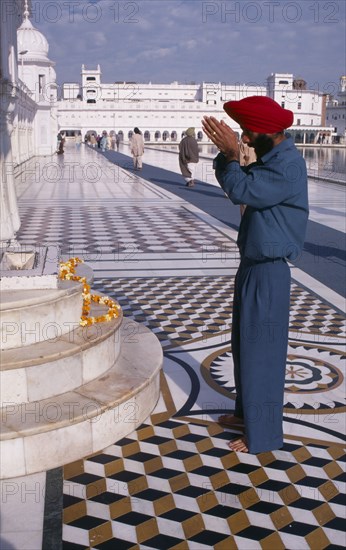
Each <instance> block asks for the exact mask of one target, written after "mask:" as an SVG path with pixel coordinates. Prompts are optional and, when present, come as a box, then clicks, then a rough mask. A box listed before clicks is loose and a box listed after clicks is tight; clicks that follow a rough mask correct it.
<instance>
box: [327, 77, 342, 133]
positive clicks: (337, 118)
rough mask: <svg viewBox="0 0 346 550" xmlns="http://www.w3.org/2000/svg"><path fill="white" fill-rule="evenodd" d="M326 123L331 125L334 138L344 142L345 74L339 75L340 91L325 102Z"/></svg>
mask: <svg viewBox="0 0 346 550" xmlns="http://www.w3.org/2000/svg"><path fill="white" fill-rule="evenodd" d="M326 119H327V123H328V124H330V125H331V126H332V127H333V134H334V136H335V138H334V139H336V141H337V142H338V143H346V76H341V77H340V91H339V93H338V95H337V97H335V98H330V99H329V100H328V103H327V116H326Z"/></svg>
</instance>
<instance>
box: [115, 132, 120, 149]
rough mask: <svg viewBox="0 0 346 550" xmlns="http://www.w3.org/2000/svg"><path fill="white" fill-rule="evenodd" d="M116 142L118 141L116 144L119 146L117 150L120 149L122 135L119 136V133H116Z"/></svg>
mask: <svg viewBox="0 0 346 550" xmlns="http://www.w3.org/2000/svg"><path fill="white" fill-rule="evenodd" d="M115 143H116V146H117V151H119V146H120V136H119V134H116V136H115Z"/></svg>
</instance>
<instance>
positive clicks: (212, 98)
mask: <svg viewBox="0 0 346 550" xmlns="http://www.w3.org/2000/svg"><path fill="white" fill-rule="evenodd" d="M251 95H268V96H269V97H272V98H273V99H274V100H275V101H277V102H278V103H279V104H280V105H282V106H283V107H286V108H287V109H291V110H292V111H293V112H294V125H293V127H292V128H291V129H290V132H291V133H293V135H294V136H295V138H296V141H298V142H301V143H315V142H317V139H318V136H319V134H320V133H321V132H322V131H323V132H331V127H327V126H326V121H325V96H324V94H322V93H321V92H318V91H315V90H308V89H307V88H306V83H305V81H304V80H302V79H294V77H293V75H292V74H286V73H274V74H271V75H270V76H269V77H268V78H267V80H266V85H264V86H259V85H254V84H250V85H247V84H239V83H236V84H225V83H222V82H217V83H215V82H203V83H201V84H196V83H191V84H180V83H178V82H172V83H171V84H154V83H151V82H149V83H146V84H144V83H137V82H114V83H112V84H109V83H103V82H102V72H101V67H100V65H98V66H97V68H87V67H86V66H85V65H83V66H82V70H81V81H80V83H78V82H74V83H66V84H64V86H63V89H62V99H61V100H60V101H59V102H58V122H59V128H60V130H62V131H65V132H67V135H73V134H74V132H78V133H81V134H82V135H83V136H85V134H87V133H88V132H94V133H96V134H101V133H102V131H103V130H107V131H108V132H111V131H115V132H117V133H118V134H120V136H121V138H122V139H123V140H124V141H127V140H128V139H129V137H130V136H131V135H132V131H133V128H134V126H138V127H139V128H140V129H141V131H142V132H143V135H144V139H145V141H147V142H175V141H179V140H180V139H181V137H182V135H183V133H184V131H185V130H186V128H188V127H189V126H194V127H195V128H196V134H197V138H198V139H199V140H200V141H201V142H207V137H206V136H205V135H204V134H203V132H202V126H201V119H202V117H203V115H212V116H215V117H217V118H219V119H222V118H223V119H224V120H226V121H227V122H228V123H229V124H231V125H232V128H233V129H234V130H236V131H238V132H239V131H240V129H239V126H238V125H237V124H236V123H235V122H234V121H230V119H229V118H228V117H227V116H226V114H225V112H224V110H223V104H224V103H225V101H230V100H239V99H242V98H244V97H248V96H251Z"/></svg>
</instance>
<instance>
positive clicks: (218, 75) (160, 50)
mask: <svg viewBox="0 0 346 550" xmlns="http://www.w3.org/2000/svg"><path fill="white" fill-rule="evenodd" d="M345 5H346V2H345V0H333V1H329V0H296V1H293V0H292V1H291V0H287V1H286V0H238V1H236V0H225V1H214V0H212V1H206V0H136V1H131V0H126V1H115V0H114V1H113V0H98V1H97V0H55V1H54V0H50V1H49V0H32V7H33V13H32V16H31V19H32V23H33V24H34V26H36V27H37V28H38V29H39V30H40V31H41V32H43V33H44V34H45V36H46V38H47V39H48V41H49V44H50V51H49V57H50V59H51V60H53V61H55V62H56V71H57V75H58V82H59V84H62V83H63V82H76V81H79V78H80V70H81V66H82V64H83V63H84V64H85V65H86V66H87V67H88V68H96V66H97V64H98V63H99V64H100V65H101V69H102V81H103V82H115V81H123V80H126V81H136V82H149V81H151V82H157V83H169V82H173V81H175V80H177V81H179V82H182V83H183V82H202V81H208V82H210V81H212V82H214V81H215V82H225V83H247V84H250V83H254V84H258V85H264V84H265V80H266V77H267V76H268V75H269V74H270V73H272V72H287V73H293V74H294V75H295V76H300V77H303V78H304V79H305V80H306V81H307V83H308V85H309V88H315V89H319V90H321V91H325V92H330V93H333V92H335V91H336V90H337V88H338V84H339V77H340V76H341V75H342V74H345V72H346V68H345V36H346V29H345Z"/></svg>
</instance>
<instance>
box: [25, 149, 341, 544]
mask: <svg viewBox="0 0 346 550" xmlns="http://www.w3.org/2000/svg"><path fill="white" fill-rule="evenodd" d="M155 154H156V155H157V158H159V157H160V158H161V157H162V153H155V152H154V151H152V152H150V153H149V154H148V156H147V157H146V160H147V161H148V160H149V159H152V160H151V162H152V164H154V163H155ZM149 155H151V156H149ZM165 155H166V158H168V157H169V161H167V162H169V169H170V170H172V171H175V172H177V173H178V172H179V169H178V166H174V162H173V160H172V159H173V158H174V155H172V154H171V153H165ZM54 162H55V163H56V161H55V160H54ZM37 163H38V164H37V165H36V166H35V167H34V169H33V170H32V173H31V175H29V176H28V175H27V173H26V174H25V177H24V176H22V177H21V179H20V181H19V190H20V214H21V219H22V227H21V229H20V233H19V235H18V238H19V240H20V242H21V243H27V244H38V243H39V244H49V245H50V246H51V247H52V250H55V249H56V253H61V254H62V255H63V256H64V257H70V256H75V255H78V256H81V257H82V258H83V259H85V260H86V261H87V262H88V263H89V265H91V267H92V268H93V269H94V276H95V279H94V283H93V289H94V290H95V291H97V292H104V293H105V294H107V295H108V296H111V297H113V298H116V299H117V300H118V301H119V303H120V304H121V306H122V308H123V311H124V314H125V315H126V316H127V317H130V318H132V319H134V320H136V321H139V322H141V323H144V324H145V325H146V326H148V327H149V328H150V329H151V330H152V331H153V332H154V333H155V334H156V335H157V337H158V338H159V340H160V342H161V344H162V346H163V350H164V356H165V360H164V368H163V372H162V377H161V390H162V391H161V397H160V399H159V402H158V404H157V406H156V409H155V410H154V412H153V414H152V416H151V417H150V418H149V419H147V421H146V422H145V423H144V424H142V425H141V426H140V427H139V428H138V429H137V430H136V431H135V432H134V433H132V434H131V435H130V436H129V437H128V438H126V439H124V440H122V441H118V442H115V443H114V445H112V446H110V447H108V448H107V449H105V450H104V451H103V452H101V453H97V454H95V455H94V456H91V457H86V458H85V459H84V460H80V461H77V462H75V463H73V464H68V465H66V466H65V467H64V472H63V479H64V481H63V487H62V492H63V510H61V512H63V519H62V535H60V536H61V538H62V547H63V549H64V550H82V549H83V550H84V549H86V548H95V549H99V550H105V549H114V550H121V549H134V548H140V549H151V548H156V549H159V550H163V549H166V548H167V549H168V548H172V549H173V548H174V549H195V550H202V549H208V548H209V549H210V548H216V549H217V550H230V549H240V550H242V549H243V550H248V549H252V548H253V549H257V548H258V549H259V548H263V549H265V550H267V549H268V550H269V549H273V550H274V549H275V550H276V549H280V548H282V549H284V548H287V549H292V550H293V549H294V550H295V549H305V548H306V549H307V548H313V549H330V550H332V549H337V548H344V546H345V535H344V524H343V521H342V520H343V518H344V508H343V504H344V492H345V491H344V481H345V478H344V463H345V453H344V447H343V443H344V433H345V429H344V428H345V424H344V422H345V417H344V412H345V400H344V391H343V390H344V367H345V364H344V352H345V347H344V346H345V315H344V311H343V307H342V304H343V303H344V300H343V298H342V297H341V296H339V295H337V294H336V293H335V292H334V291H332V290H331V289H329V288H327V287H326V286H324V285H322V284H321V283H319V282H318V281H316V280H314V279H312V278H311V277H309V276H307V275H306V274H305V273H304V272H302V271H300V270H299V269H297V268H292V277H293V283H292V295H291V315H290V339H289V350H288V356H287V376H286V393H285V408H284V431H285V447H284V448H283V449H282V450H280V451H275V452H270V453H262V454H259V455H244V454H241V453H239V454H236V453H231V452H229V450H228V447H227V442H228V441H229V440H230V439H232V438H233V437H236V436H237V433H239V432H237V430H224V429H223V428H221V427H220V426H219V425H218V424H217V422H216V419H217V416H218V415H219V414H220V413H223V412H227V411H230V410H232V409H233V402H234V381H233V378H232V357H231V348H230V323H231V314H232V294H233V280H234V274H235V270H236V267H237V264H238V260H239V258H238V253H237V249H236V246H235V239H236V233H235V231H234V230H232V229H230V228H229V227H226V226H224V225H223V224H222V223H221V222H219V221H218V220H216V219H215V218H212V217H211V216H209V215H208V214H206V213H205V212H201V211H199V210H198V209H197V208H196V207H193V206H192V205H190V204H189V203H188V202H187V201H184V200H182V199H179V198H177V196H175V195H172V194H170V193H169V192H167V191H163V190H162V189H159V188H158V187H156V186H155V185H154V184H153V183H150V182H149V181H146V180H142V179H141V178H140V177H139V176H137V174H135V173H132V172H131V171H128V170H125V169H123V168H120V167H118V166H116V165H111V164H110V163H109V162H108V161H107V160H106V159H105V158H104V157H103V156H102V155H101V154H98V153H97V152H95V151H91V150H90V149H86V148H84V147H82V148H81V150H77V149H74V148H72V147H71V148H67V150H66V154H65V158H64V159H62V160H61V159H59V164H58V168H59V170H58V169H57V168H54V167H53V165H51V166H48V164H47V161H45V162H44V161H37ZM71 166H74V167H75V168H74V173H73V177H71ZM85 166H89V172H90V174H92V176H90V175H89V177H88V178H85V173H86V172H85ZM129 167H130V163H129ZM68 168H69V170H68ZM53 169H54V170H56V172H55V173H56V174H59V175H61V177H59V179H57V178H56V177H55V179H54V177H53V172H52V170H53ZM49 170H50V171H49ZM57 170H58V171H57ZM208 170H209V171H210V168H208ZM37 173H39V174H40V176H39V177H37ZM43 174H48V175H49V174H50V175H49V177H48V175H46V177H45V181H43V177H42V175H43ZM96 176H97V177H96ZM177 178H178V181H179V178H180V176H177ZM48 180H50V181H48ZM323 185H324V184H323V183H322V184H321V186H322V187H323ZM313 187H314V197H315V200H317V189H318V184H317V183H316V182H315V183H314V184H313ZM339 212H341V205H340V209H339ZM314 215H315V216H318V212H317V211H316V212H315V213H314ZM320 222H321V223H322V224H323V215H321V219H320ZM127 337H128V338H130V339H131V338H136V334H135V333H134V332H129V334H128V335H127ZM128 414H129V418H130V417H131V418H132V417H133V416H135V415H136V406H135V404H133V407H131V409H129V411H128ZM50 479H51V477H50V473H48V475H47V486H48V485H49V480H50ZM55 513H59V510H56V511H55ZM46 519H47V518H46ZM44 527H45V526H44ZM55 536H56V537H59V530H57V533H56V535H55ZM53 538H54V537H53ZM55 542H57V541H55ZM59 542H61V540H59ZM46 547H48V546H46ZM27 548H28V547H27ZM32 550H36V549H32Z"/></svg>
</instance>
